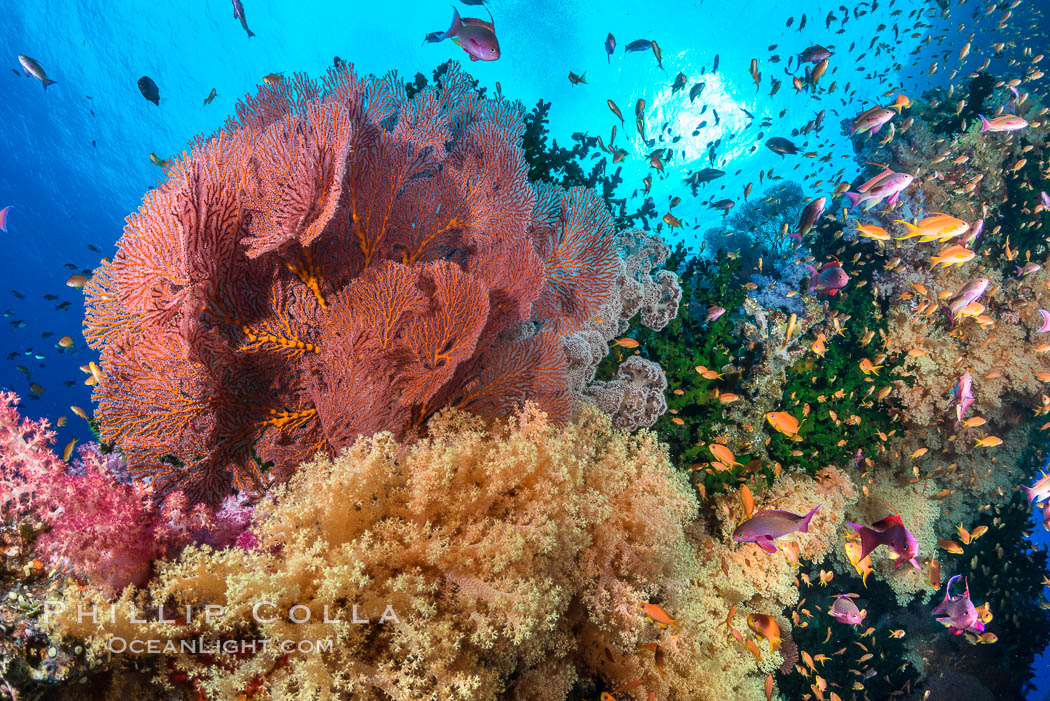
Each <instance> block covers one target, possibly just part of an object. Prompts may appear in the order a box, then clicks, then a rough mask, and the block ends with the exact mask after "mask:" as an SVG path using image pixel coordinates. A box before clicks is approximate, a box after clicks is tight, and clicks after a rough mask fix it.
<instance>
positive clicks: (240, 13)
mask: <svg viewBox="0 0 1050 701" xmlns="http://www.w3.org/2000/svg"><path fill="white" fill-rule="evenodd" d="M233 18H234V19H239V20H240V21H241V26H242V27H244V31H246V32H248V38H249V39H251V38H252V37H253V36H255V32H253V31H252V30H250V29H248V20H247V19H245V18H244V3H242V2H241V0H233Z"/></svg>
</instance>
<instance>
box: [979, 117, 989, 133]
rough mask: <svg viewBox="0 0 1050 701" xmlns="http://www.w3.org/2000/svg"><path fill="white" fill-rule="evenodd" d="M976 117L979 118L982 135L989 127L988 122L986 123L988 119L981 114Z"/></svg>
mask: <svg viewBox="0 0 1050 701" xmlns="http://www.w3.org/2000/svg"><path fill="white" fill-rule="evenodd" d="M977 116H978V117H980V118H981V133H982V134H983V133H985V132H986V131H988V127H989V125H990V122H989V121H988V118H987V117H985V116H984V115H983V114H979V115H977Z"/></svg>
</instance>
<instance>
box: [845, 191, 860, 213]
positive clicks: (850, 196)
mask: <svg viewBox="0 0 1050 701" xmlns="http://www.w3.org/2000/svg"><path fill="white" fill-rule="evenodd" d="M842 194H843V195H845V196H846V199H847V200H849V208H850V209H853V208H854V207H856V206H857V204H858V203H859V202H860V200H861V198H862V197H864V195H862V194H860V193H859V192H844V193H842Z"/></svg>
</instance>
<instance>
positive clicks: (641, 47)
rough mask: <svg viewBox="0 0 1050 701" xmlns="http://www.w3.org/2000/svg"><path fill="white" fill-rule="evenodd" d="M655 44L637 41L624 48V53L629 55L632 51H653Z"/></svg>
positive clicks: (641, 40) (648, 41) (644, 40)
mask: <svg viewBox="0 0 1050 701" xmlns="http://www.w3.org/2000/svg"><path fill="white" fill-rule="evenodd" d="M652 46H653V42H651V41H650V40H648V39H635V40H634V41H632V42H631V43H630V44H628V45H627V46H625V47H623V52H624V53H628V52H630V51H645V50H647V49H651V48H652Z"/></svg>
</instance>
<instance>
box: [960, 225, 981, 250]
mask: <svg viewBox="0 0 1050 701" xmlns="http://www.w3.org/2000/svg"><path fill="white" fill-rule="evenodd" d="M982 231H984V219H978V220H977V221H975V222H974V223H973V225H972V226H971V227H970V233H968V234H966V235H965V236H964V237H963V238H961V239H960V240H959V243H960V244H962V245H963V246H966V247H968V248H973V245H972V244H973V242H974V241H976V240H977V237H978V236H980V235H981V232H982Z"/></svg>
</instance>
